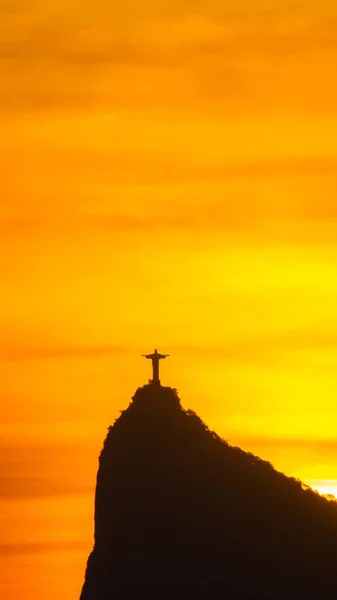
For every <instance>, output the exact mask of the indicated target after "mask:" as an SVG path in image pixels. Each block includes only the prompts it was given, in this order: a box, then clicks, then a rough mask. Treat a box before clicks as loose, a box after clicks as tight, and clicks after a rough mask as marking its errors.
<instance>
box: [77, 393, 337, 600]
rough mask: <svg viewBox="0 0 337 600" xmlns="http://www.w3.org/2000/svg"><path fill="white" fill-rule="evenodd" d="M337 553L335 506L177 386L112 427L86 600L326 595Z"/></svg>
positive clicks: (142, 397) (148, 396) (142, 399)
mask: <svg viewBox="0 0 337 600" xmlns="http://www.w3.org/2000/svg"><path fill="white" fill-rule="evenodd" d="M336 560H337V504H336V503H334V502H328V501H327V500H325V499H324V498H321V497H320V496H319V495H318V494H316V493H315V492H313V491H312V490H311V489H310V488H308V487H307V486H304V485H303V484H301V482H300V481H297V480H295V479H292V478H289V477H286V476H285V475H283V474H282V473H279V472H277V471H276V470H275V469H274V468H273V467H272V465H271V464H270V463H268V462H266V461H263V460H261V459H260V458H258V457H257V456H254V455H253V454H251V453H247V452H244V451H243V450H241V449H240V448H235V447H232V446H230V445H229V444H228V443H227V442H225V441H224V440H222V439H221V438H220V437H219V436H218V435H217V434H216V433H214V432H212V431H210V430H209V429H208V427H207V426H206V425H205V424H204V423H203V421H202V420H201V419H200V418H199V417H198V416H197V415H196V414H195V413H194V412H193V411H190V410H187V411H186V410H184V409H183V408H182V406H181V403H180V400H179V397H178V394H177V391H176V390H175V389H172V388H169V387H163V386H161V385H153V383H150V384H149V385H145V386H143V387H141V388H139V389H138V390H137V391H136V393H135V395H134V396H133V398H132V402H131V403H130V405H129V407H128V408H127V409H126V410H125V411H123V412H122V413H121V415H120V417H119V418H118V419H117V420H116V422H115V423H114V425H113V426H112V427H110V428H109V431H108V435H107V438H106V440H105V443H104V447H103V450H102V452H101V455H100V464H99V470H98V475H97V486H96V502H95V547H94V550H93V552H92V554H91V556H90V557H89V560H88V566H87V572H86V581H85V584H84V587H83V591H82V596H81V600H112V599H113V598H125V599H129V598H130V599H131V598H136V597H138V596H140V595H142V596H144V597H147V598H156V599H157V598H166V597H167V598H173V597H174V598H178V599H180V598H190V597H191V598H199V597H200V598H201V597H202V598H213V597H214V598H226V599H228V600H232V599H237V598H270V599H271V598H279V599H282V600H283V599H284V600H285V599H287V600H288V599H292V598H296V600H298V597H299V594H298V590H299V589H300V590H301V594H302V595H303V594H304V595H306V597H307V598H311V597H315V598H316V597H318V596H317V594H318V595H319V596H320V597H323V595H324V594H326V595H327V594H329V593H330V592H331V590H332V589H334V585H335V577H334V573H335V562H336ZM323 592H324V593H323ZM311 594H312V595H311ZM301 597H302V596H301Z"/></svg>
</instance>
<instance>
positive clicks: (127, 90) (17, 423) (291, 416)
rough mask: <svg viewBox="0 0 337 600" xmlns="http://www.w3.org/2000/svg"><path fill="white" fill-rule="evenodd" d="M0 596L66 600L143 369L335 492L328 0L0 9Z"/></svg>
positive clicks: (333, 121) (260, 449)
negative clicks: (119, 425) (102, 458)
mask: <svg viewBox="0 0 337 600" xmlns="http://www.w3.org/2000/svg"><path fill="white" fill-rule="evenodd" d="M0 40H1V42H0V49H1V51H0V75H1V77H0V104H1V111H0V127H1V138H0V159H1V183H2V193H1V201H0V232H1V236H0V248H1V253H0V268H1V271H0V272H1V282H2V293H1V295H0V332H1V333H0V382H1V383H0V392H1V396H2V407H3V409H2V415H1V420H0V466H1V468H0V479H1V486H0V492H1V496H0V529H1V532H2V540H1V541H0V554H1V559H2V560H1V563H2V564H3V565H4V567H3V572H2V575H1V577H0V597H1V598H2V599H3V600H19V599H20V600H22V598H25V600H45V599H46V598H48V599H49V600H56V599H57V600H59V598H62V599H64V600H73V599H74V598H76V597H77V596H78V595H79V590H80V587H81V584H82V579H83V575H84V567H85V561H86V557H87V554H88V552H89V550H90V548H91V546H92V531H93V521H92V519H93V489H94V483H95V474H96V469H97V456H98V454H99V451H100V448H101V445H102V442H103V438H104V436H105V433H106V429H107V427H108V425H109V424H110V423H111V422H113V420H114V419H115V418H116V417H117V416H118V414H119V411H120V410H122V409H124V408H125V407H126V406H127V404H128V401H129V399H130V397H131V396H132V394H133V392H134V391H135V389H136V387H137V386H138V385H141V384H143V383H146V382H147V379H148V377H149V375H150V372H149V365H148V364H146V363H145V361H144V359H141V358H140V356H139V355H140V354H142V353H144V352H148V351H152V350H153V348H154V347H158V348H159V349H160V350H161V351H163V352H168V353H170V354H171V355H172V357H170V359H168V360H167V361H165V364H164V365H163V366H162V369H163V373H162V381H163V383H165V384H167V385H172V386H173V387H177V388H178V390H179V393H180V396H181V399H182V402H183V405H184V406H185V407H191V408H193V409H194V410H196V411H197V412H198V413H199V414H200V416H201V417H202V418H203V419H204V420H205V421H206V422H207V424H208V425H209V426H210V427H212V428H214V429H215V430H216V431H217V432H218V433H219V434H220V435H222V436H223V437H224V438H225V439H227V440H229V441H230V442H231V443H233V444H235V445H240V446H242V447H243V448H245V449H247V450H248V449H249V450H251V451H253V452H255V453H257V454H259V455H260V456H262V457H263V458H266V459H268V460H270V461H271V462H272V463H273V464H274V465H275V467H276V468H278V469H280V470H283V471H284V472H286V473H287V474H289V475H293V476H296V477H300V478H301V479H303V480H305V481H306V482H309V483H310V482H312V484H313V485H314V486H315V487H319V488H320V489H322V491H324V492H326V491H333V490H337V467H336V464H337V444H336V418H337V405H336V397H337V375H336V373H337V308H336V307H337V278H336V262H337V203H336V192H337V175H336V173H337V108H336V107H337V85H336V81H335V79H336V78H335V77H334V72H335V65H336V60H337V5H336V3H335V2H333V1H332V0H321V2H319V3H318V2H316V1H315V2H313V1H310V0H306V1H305V2H304V0H299V1H298V2H296V3H295V4H294V3H293V2H290V1H287V0H265V1H263V0H254V1H253V2H252V0H236V1H235V2H231V3H230V2H228V1H227V0H208V1H207V2H206V1H205V0H195V1H194V2H193V3H189V2H184V0H179V1H178V0H172V1H171V2H164V0H156V2H153V1H150V0H143V1H142V2H140V1H139V0H126V1H125V2H108V1H107V0H95V2H93V0H81V1H80V0H74V1H73V2H69V1H68V0H57V1H56V0H49V1H48V2H46V0H11V1H10V2H2V3H1V6H0Z"/></svg>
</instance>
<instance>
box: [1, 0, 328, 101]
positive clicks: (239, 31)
mask: <svg viewBox="0 0 337 600" xmlns="http://www.w3.org/2000/svg"><path fill="white" fill-rule="evenodd" d="M138 4H139V3H138ZM1 7H2V8H1ZM1 7H0V15H1V16H2V19H1V20H0V23H1V24H0V39H1V45H0V55H1V56H2V61H1V66H0V69H1V70H2V73H3V77H5V76H6V78H7V85H6V87H3V88H2V89H1V90H0V98H1V100H2V103H3V105H5V106H6V107H7V108H12V109H15V108H17V109H19V108H21V109H22V108H26V109H27V110H31V109H32V108H35V109H37V110H43V109H52V108H58V109H64V108H70V109H73V108H75V107H77V108H80V107H91V108H95V107H96V108H97V107H98V106H102V105H114V106H116V105H123V106H126V105H128V106H130V107H133V108H137V107H138V108H139V106H141V105H142V104H149V103H150V104H151V105H158V106H164V105H166V106H171V107H172V106H173V104H176V105H184V106H185V107H186V108H189V107H190V105H191V99H193V102H200V101H202V100H209V99H212V98H213V99H214V98H215V97H217V96H218V97H219V98H221V99H222V101H223V102H224V101H225V102H226V105H228V104H230V103H231V96H232V99H233V101H234V102H236V105H238V102H239V101H240V102H243V104H246V105H247V103H249V101H250V100H251V99H254V98H255V99H258V100H259V102H260V103H261V104H264V105H265V104H266V101H267V102H268V99H269V100H270V99H271V98H274V101H275V102H277V103H278V104H279V105H281V104H282V98H283V99H284V98H288V100H290V101H291V96H292V102H295V101H296V97H295V96H296V94H297V95H298V96H299V98H298V100H299V99H300V98H302V99H304V98H307V92H308V90H309V89H312V84H313V81H316V82H317V81H320V83H321V87H322V88H323V89H325V91H326V92H328V91H329V92H330V95H331V94H332V96H333V98H332V99H331V100H333V99H335V98H336V95H335V93H334V88H333V83H332V82H331V81H330V80H329V78H327V77H326V72H327V71H326V69H327V68H328V69H329V64H330V67H331V66H332V65H333V64H334V63H335V60H336V53H337V42H336V36H335V22H336V10H335V8H334V6H333V5H332V4H331V2H329V1H328V0H323V2H321V3H320V6H319V9H318V8H316V9H315V7H312V6H308V3H307V2H304V1H302V2H301V3H300V4H298V3H297V5H296V7H294V5H293V3H290V2H289V3H280V2H273V3H269V5H268V7H267V8H266V5H265V3H264V2H262V1H261V2H254V5H253V6H252V4H251V3H249V2H247V1H241V2H238V3H236V7H235V10H233V9H232V7H229V6H228V3H226V2H225V3H223V2H218V1H217V2H211V3H205V2H204V1H202V2H201V1H200V2H198V3H193V5H191V4H190V3H188V4H187V3H185V2H182V3H181V4H180V5H179V4H178V3H172V4H171V6H170V7H168V6H167V3H166V2H164V1H163V0H160V1H159V0H158V2H156V3H148V2H146V3H143V2H142V7H141V8H140V7H139V6H137V4H136V3H135V2H134V1H133V0H128V1H127V2H126V3H124V4H123V5H119V6H118V7H117V6H116V4H114V5H111V3H108V2H105V1H102V0H101V1H99V2H98V3H94V2H93V1H92V0H91V1H88V2H86V3H81V4H79V3H78V4H77V5H76V3H75V4H74V3H71V4H70V5H69V4H68V5H66V4H65V3H63V2H60V3H56V2H54V3H53V2H51V3H48V5H46V4H45V3H42V2H38V1H35V2H34V3H29V4H28V5H27V4H26V3H25V4H24V3H17V4H16V7H15V8H13V9H9V8H8V3H5V4H4V3H2V4H1ZM308 53H311V55H312V59H313V60H312V61H311V64H310V68H309V66H308ZM322 71H323V73H322ZM299 78H300V79H299ZM257 82H258V84H257ZM278 99H279V100H281V102H278ZM325 100H326V102H328V101H329V94H328V93H326V98H325Z"/></svg>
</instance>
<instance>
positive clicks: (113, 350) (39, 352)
mask: <svg viewBox="0 0 337 600" xmlns="http://www.w3.org/2000/svg"><path fill="white" fill-rule="evenodd" d="M125 352H128V350H127V349H126V348H124V347H123V346H83V347H82V346H55V347H47V346H46V347H34V346H30V347H22V346H20V345H17V346H12V347H10V346H9V345H6V344H4V345H3V346H2V347H1V349H0V362H8V361H10V362H15V361H26V360H53V359H67V358H92V357H95V356H97V357H99V356H110V355H116V354H123V353H125Z"/></svg>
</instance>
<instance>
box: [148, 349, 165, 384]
mask: <svg viewBox="0 0 337 600" xmlns="http://www.w3.org/2000/svg"><path fill="white" fill-rule="evenodd" d="M142 356H144V357H145V358H149V359H151V360H152V368H153V379H152V382H151V383H153V384H157V385H160V379H159V361H160V360H161V359H162V358H166V357H167V356H170V355H169V354H159V352H158V351H157V350H155V351H154V353H153V354H142Z"/></svg>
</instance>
